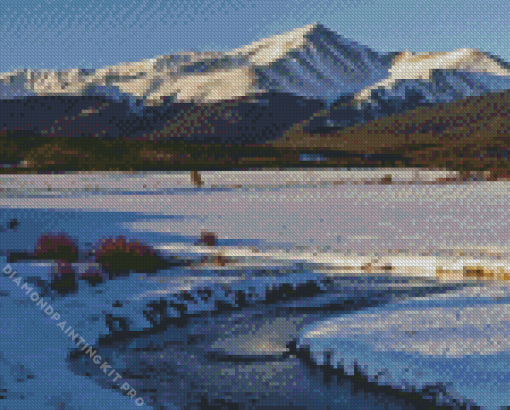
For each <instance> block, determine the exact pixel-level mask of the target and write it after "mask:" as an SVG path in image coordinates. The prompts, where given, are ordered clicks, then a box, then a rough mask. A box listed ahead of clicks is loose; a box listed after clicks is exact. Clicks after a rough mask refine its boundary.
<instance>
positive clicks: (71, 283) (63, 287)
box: [51, 261, 78, 293]
mask: <svg viewBox="0 0 510 410" xmlns="http://www.w3.org/2000/svg"><path fill="white" fill-rule="evenodd" d="M77 288H78V286H77V283H76V271H75V270H74V268H73V267H72V265H71V264H69V263H66V262H63V261H58V262H57V266H56V269H55V271H54V272H53V275H52V280H51V289H53V290H55V291H57V292H59V293H69V292H72V291H75V290H76V289H77Z"/></svg>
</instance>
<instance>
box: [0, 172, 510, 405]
mask: <svg viewBox="0 0 510 410" xmlns="http://www.w3.org/2000/svg"><path fill="white" fill-rule="evenodd" d="M388 173H390V174H392V179H393V182H394V183H393V184H385V185H380V184H378V183H376V181H377V179H378V178H381V177H383V176H384V175H387V174H388ZM437 176H443V177H444V175H442V174H439V173H438V174H437V175H436V174H432V173H425V172H421V173H417V172H416V171H412V170H410V171H398V172H393V171H387V170H382V171H319V170H314V171H309V170H304V171H283V172H281V171H280V172H265V173H264V172H252V173H237V174H236V173H229V172H225V173H220V172H218V173H215V172H204V173H202V180H203V182H204V184H203V187H201V188H197V187H195V186H194V185H193V184H192V183H191V180H190V176H189V174H188V173H173V174H155V173H152V174H132V175H126V174H111V173H110V174H103V173H96V174H74V175H38V176H1V177H0V228H1V229H0V231H1V232H0V250H1V252H2V254H3V256H1V257H0V262H1V263H2V264H3V265H6V264H7V260H6V255H7V253H8V252H9V251H13V250H17V251H20V250H30V249H33V247H34V245H35V243H36V241H37V238H38V237H39V236H40V235H41V234H43V233H48V232H66V233H68V234H69V235H70V236H72V237H74V238H76V239H77V240H78V242H79V245H80V248H81V249H87V248H90V247H91V246H93V244H94V243H96V242H97V241H98V240H99V239H101V238H108V237H115V236H118V235H124V236H126V237H127V238H136V239H140V240H142V241H144V242H146V243H148V244H151V245H152V246H154V247H157V248H158V249H160V250H161V251H162V252H164V253H166V254H174V253H178V254H182V255H188V256H190V255H192V256H193V255H195V256H196V255H197V254H198V255H202V254H207V253H208V252H213V251H214V252H216V250H212V251H211V250H210V249H203V248H197V247H195V246H193V243H194V241H195V240H196V239H197V237H199V236H200V232H201V230H202V229H204V230H208V231H214V232H216V233H217V234H218V238H219V241H218V248H220V249H221V251H222V252H223V253H224V255H227V256H228V257H232V258H238V263H237V264H235V263H234V264H232V265H230V266H226V267H223V268H213V267H203V268H193V269H192V268H174V269H171V270H166V271H160V272H159V273H158V274H152V275H146V274H136V275H135V274H132V275H131V276H130V277H128V278H123V279H119V280H116V281H110V282H107V283H105V284H102V285H98V286H96V287H91V286H89V285H85V284H81V283H80V287H79V289H78V291H77V292H76V294H72V295H68V296H64V297H60V296H54V297H52V298H51V299H50V300H51V303H52V305H53V307H54V308H55V310H56V311H58V312H59V313H60V314H61V316H62V317H66V318H67V321H68V322H69V324H71V323H72V326H73V328H74V329H76V331H78V332H79V333H80V334H81V335H83V337H84V338H85V339H86V340H87V342H88V343H90V344H91V345H93V346H95V347H96V348H97V349H98V351H99V352H100V353H101V355H102V356H103V357H104V358H108V359H109V360H110V364H111V365H112V367H113V368H114V369H115V370H116V371H117V372H118V373H121V374H122V376H123V379H122V382H125V381H126V382H128V383H129V385H130V387H131V388H133V389H135V390H136V392H137V393H136V397H143V399H144V406H145V407H146V408H149V407H152V408H158V409H167V408H190V409H193V408H196V409H200V408H229V409H250V408H253V409H264V408H308V409H327V408H331V409H349V408H352V409H361V408H366V409H377V408H381V409H383V408H391V409H393V408H405V409H407V408H422V407H420V406H423V405H424V403H428V402H426V401H420V399H417V398H416V397H411V396H398V395H396V394H393V393H392V391H391V390H388V389H384V388H377V387H375V384H374V383H366V382H362V381H360V380H358V379H356V378H355V377H352V376H349V375H338V374H335V375H334V376H331V374H330V373H328V371H327V370H325V368H324V366H322V365H321V363H320V361H319V362H317V360H311V361H310V360H306V359H305V358H304V357H303V355H301V353H299V352H296V351H294V350H293V348H292V346H293V343H294V344H295V343H299V342H300V341H303V340H305V339H306V340H307V341H308V339H309V338H310V334H309V332H310V329H315V328H314V326H319V327H320V326H321V323H329V322H328V321H334V320H335V319H338V318H342V317H347V316H351V315H355V314H359V313H360V312H363V311H364V310H365V309H370V312H372V310H374V309H375V310H376V311H377V309H382V308H383V307H384V306H393V305H392V303H395V302H397V301H402V300H407V299H409V298H416V297H418V298H421V297H425V296H427V297H435V296H433V295H435V294H438V293H439V294H441V293H452V292H458V291H461V290H462V288H464V287H465V286H468V287H470V286H473V284H472V283H468V282H466V281H465V280H463V278H462V271H463V268H464V267H466V266H473V265H475V266H476V265H480V266H484V267H490V268H491V269H496V270H498V272H499V271H500V272H506V271H507V270H508V269H507V268H508V247H509V240H510V231H509V229H508V216H507V215H508V207H509V205H508V199H509V198H508V197H509V196H510V192H509V190H508V187H509V185H508V183H507V182H469V183H457V184H454V183H450V184H443V185H441V184H436V183H431V181H434V180H435V178H436V177H437ZM413 179H414V181H412V180H413ZM13 219H16V220H17V221H18V226H17V227H16V228H15V229H7V228H8V223H9V221H11V220H13ZM78 268H79V269H81V267H78ZM11 269H13V270H16V271H17V272H18V275H19V276H22V277H23V280H24V281H25V280H30V281H32V282H31V283H35V282H36V281H37V280H39V279H43V280H44V279H47V278H48V277H49V274H50V272H51V269H52V264H51V263H47V264H36V263H28V262H25V263H12V264H11ZM487 269H488V268H487ZM438 271H442V272H445V271H448V272H449V274H450V273H451V274H452V278H451V279H452V280H451V281H448V282H445V283H443V282H438V281H437V280H436V279H437V272H438ZM459 272H460V276H459ZM21 283H23V282H21ZM282 289H284V290H283V291H282ZM0 292H1V293H0V309H1V310H2V311H3V314H2V316H3V317H4V318H5V317H8V318H9V319H6V320H5V322H4V324H3V329H2V336H3V337H2V338H1V340H2V342H1V349H2V350H1V352H2V355H1V356H0V361H3V363H4V370H3V371H2V373H0V388H2V389H5V390H6V392H5V394H4V396H5V398H4V399H3V400H0V408H5V409H14V408H20V407H23V406H24V405H26V404H27V403H30V404H29V405H28V407H30V406H31V405H32V403H37V406H38V408H41V409H46V408H48V409H50V408H51V409H53V408H55V409H58V408H84V409H88V408H97V409H100V408H105V409H106V408H109V409H112V408H113V409H115V408H119V409H120V408H131V407H128V405H131V406H132V408H138V406H136V405H135V404H134V399H130V398H129V397H123V396H122V395H121V394H120V392H119V385H118V383H117V382H113V379H112V378H111V377H107V376H106V375H105V374H104V373H103V371H101V370H100V369H99V366H97V365H96V364H94V362H93V361H92V360H91V359H90V358H87V357H84V356H83V355H82V354H80V353H78V351H79V349H76V348H74V347H73V345H72V342H71V341H70V340H68V338H67V337H66V335H65V334H63V333H62V331H61V330H60V329H58V328H57V330H55V323H52V319H51V318H44V317H43V319H41V320H39V319H40V318H38V317H37V315H43V313H42V312H40V311H39V310H40V309H39V308H38V307H36V306H35V304H34V303H33V302H32V301H31V300H30V298H29V297H28V296H26V295H25V294H24V293H23V291H21V290H20V289H18V286H17V285H16V284H14V282H13V280H12V279H10V278H9V276H6V275H4V276H3V277H2V282H1V283H0ZM204 294H206V296H207V297H203V295H204ZM491 303H492V302H491ZM498 303H500V302H498ZM21 307H22V308H21ZM30 309H32V310H35V312H36V313H30V312H32V311H31V310H30ZM147 311H149V313H150V314H149V315H147V314H146V312H147ZM27 317H30V320H28V319H26V318H27ZM112 317H113V318H116V319H117V320H118V321H117V322H115V321H114V323H117V324H116V325H115V324H112V321H111V318H112ZM22 318H25V319H26V320H25V319H23V320H22ZM108 318H110V322H108V320H107V319H108ZM165 320H166V322H165ZM163 322H165V323H166V324H165V325H164V326H163V325H162V323H163ZM108 323H110V324H108ZM112 326H113V327H112ZM367 326H368V325H367ZM50 327H51V329H53V330H52V331H53V333H52V334H51V335H50V333H51V332H50V331H49V330H48V329H50ZM35 330H37V332H39V333H41V332H48V335H47V341H48V343H50V344H51V347H52V348H53V350H52V353H51V354H49V353H48V352H47V349H46V350H40V351H37V349H36V347H35V346H34V339H37V337H36V336H35V335H34V332H35ZM111 331H114V332H115V333H114V336H113V337H112V336H111V334H110V337H105V336H107V335H108V334H109V333H110V332H111ZM303 337H305V339H303ZM307 338H308V339H307ZM40 339H41V340H40V341H38V344H39V345H41V344H42V343H43V342H44V340H43V338H40ZM307 343H308V342H307ZM302 344H305V343H304V342H303V343H302ZM312 344H313V343H312ZM308 345H310V343H308ZM14 348H16V349H18V350H17V351H18V353H16V354H15V355H13V354H9V351H10V350H12V349H14ZM27 349H28V350H27ZM27 352H30V353H27ZM314 354H315V353H314V352H312V356H311V357H312V359H313V358H314ZM317 354H319V355H321V354H322V351H321V350H320V348H317ZM362 356H363V355H362ZM362 356H361V357H362ZM27 357H30V358H32V359H31V360H29V359H27ZM371 357H372V356H371ZM34 358H37V361H35V362H34ZM358 359H360V357H358ZM42 362H44V363H46V366H47V367H48V368H53V370H52V372H50V371H49V370H48V371H46V372H45V371H44V367H43V365H42ZM35 363H39V365H36V364H35ZM52 363H53V364H52ZM7 364H8V365H7ZM317 364H318V365H319V366H317ZM27 368H28V369H30V372H32V374H31V376H33V377H30V378H28V379H23V380H25V381H24V382H19V381H18V380H20V378H19V377H18V376H16V375H15V373H16V372H20V371H22V370H20V369H27ZM6 369H7V370H6ZM9 369H10V370H9ZM16 369H17V370H16ZM50 375H51V376H50ZM55 379H61V380H66V383H67V385H66V383H63V384H62V383H61V384H60V387H56V386H55V385H54V384H52V383H51V382H50V380H55ZM87 383H88V384H87ZM2 384H3V385H5V386H6V387H5V388H4V387H1V385H2ZM80 385H81V386H83V387H82V390H81V391H82V392H83V394H81V395H80V394H79V393H77V392H79V391H80ZM42 392H44V394H43V393H42ZM41 394H42V395H43V396H44V399H42V398H41V397H39V396H41ZM95 399H96V400H95ZM27 400H34V401H33V402H27ZM107 400H110V402H108V401H107ZM508 405H510V401H509V402H508ZM2 406H3V407H2ZM59 406H60V407H59ZM63 406H67V407H63ZM140 408H143V407H140Z"/></svg>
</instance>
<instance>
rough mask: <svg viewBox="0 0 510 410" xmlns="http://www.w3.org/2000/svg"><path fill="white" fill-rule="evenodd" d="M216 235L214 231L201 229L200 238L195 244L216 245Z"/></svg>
mask: <svg viewBox="0 0 510 410" xmlns="http://www.w3.org/2000/svg"><path fill="white" fill-rule="evenodd" d="M217 244H218V236H217V235H216V234H215V233H214V232H208V231H202V233H201V234H200V239H199V240H198V241H196V242H195V245H202V246H217Z"/></svg>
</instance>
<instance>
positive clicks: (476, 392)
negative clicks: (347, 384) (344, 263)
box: [297, 284, 510, 409]
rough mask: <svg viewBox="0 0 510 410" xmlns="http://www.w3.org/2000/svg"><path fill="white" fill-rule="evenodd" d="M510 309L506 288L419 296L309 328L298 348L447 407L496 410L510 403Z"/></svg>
mask: <svg viewBox="0 0 510 410" xmlns="http://www.w3.org/2000/svg"><path fill="white" fill-rule="evenodd" d="M509 304H510V290H509V288H508V287H504V286H503V285H501V284H499V285H498V284H491V285H488V286H486V287H482V286H476V287H468V288H465V289H463V290H461V291H456V292H452V293H447V294H444V295H439V296H432V297H424V298H413V299H409V300H407V301H404V302H399V303H394V304H391V305H386V306H383V307H380V308H373V309H369V310H365V311H363V312H360V313H357V314H354V315H349V316H342V317H339V318H337V319H333V320H328V321H324V322H319V323H315V324H313V325H309V326H307V327H305V328H304V329H303V332H302V334H301V336H300V338H298V341H297V348H298V349H302V350H305V351H308V352H309V353H310V356H311V359H312V360H313V361H314V362H315V363H316V364H318V365H328V366H333V367H334V368H339V369H341V370H343V371H344V372H345V373H346V374H348V375H353V374H354V373H355V372H357V371H359V372H361V373H362V374H364V375H365V376H366V377H367V379H368V380H369V381H371V382H374V383H377V384H379V385H386V386H391V387H394V388H396V389H399V390H404V391H421V393H422V395H423V396H425V397H435V399H436V400H437V401H438V403H439V404H447V403H450V404H452V403H454V402H455V401H457V402H465V403H472V404H473V402H474V403H476V405H478V406H481V407H482V408H487V409H496V408H499V407H501V406H508V405H510V372H509V371H508V369H509V368H510V338H509V337H508V336H509V335H510V313H509V312H510V310H509V307H510V305H509ZM434 392H435V395H434Z"/></svg>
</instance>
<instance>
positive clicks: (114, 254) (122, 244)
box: [95, 236, 164, 274]
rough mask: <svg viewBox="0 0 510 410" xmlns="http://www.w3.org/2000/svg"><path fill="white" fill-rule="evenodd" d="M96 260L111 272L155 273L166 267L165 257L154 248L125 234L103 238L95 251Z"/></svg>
mask: <svg viewBox="0 0 510 410" xmlns="http://www.w3.org/2000/svg"><path fill="white" fill-rule="evenodd" d="M95 260H96V262H97V263H100V264H101V265H102V266H103V268H104V270H105V271H107V272H109V273H110V274H121V273H129V272H130V271H134V272H145V273H153V272H157V271H158V269H161V268H163V267H164V261H163V259H162V258H161V256H160V255H159V254H158V253H157V252H156V251H155V250H154V249H152V248H151V247H150V246H147V245H144V244H141V243H140V242H139V241H138V240H136V241H128V240H126V238H124V237H123V236H119V237H118V238H115V239H103V241H102V243H101V245H100V246H99V247H98V249H96V251H95Z"/></svg>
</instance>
